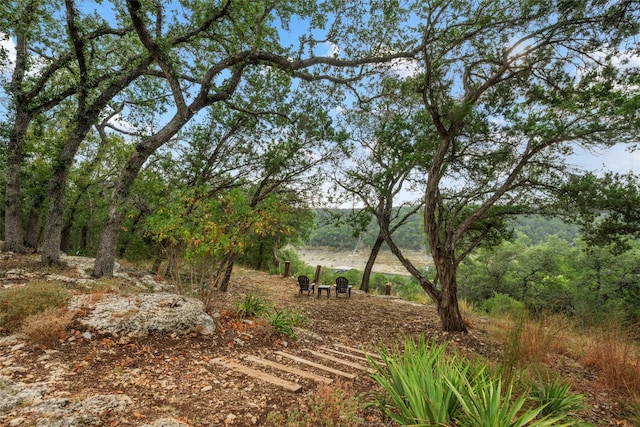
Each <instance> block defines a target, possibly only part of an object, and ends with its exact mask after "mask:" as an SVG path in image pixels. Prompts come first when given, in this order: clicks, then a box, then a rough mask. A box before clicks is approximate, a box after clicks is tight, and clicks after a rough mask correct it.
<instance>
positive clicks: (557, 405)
mask: <svg viewBox="0 0 640 427" xmlns="http://www.w3.org/2000/svg"><path fill="white" fill-rule="evenodd" d="M529 398H530V399H531V400H533V401H534V402H536V404H537V405H538V406H541V407H542V415H553V416H570V415H573V414H574V413H575V412H576V411H578V410H580V409H581V408H582V399H583V396H582V395H581V394H571V393H569V384H567V383H564V382H561V381H559V380H558V379H554V380H552V381H549V380H548V379H547V381H544V379H543V378H542V376H541V375H538V382H537V383H535V384H534V385H533V386H532V388H531V390H530V391H529Z"/></svg>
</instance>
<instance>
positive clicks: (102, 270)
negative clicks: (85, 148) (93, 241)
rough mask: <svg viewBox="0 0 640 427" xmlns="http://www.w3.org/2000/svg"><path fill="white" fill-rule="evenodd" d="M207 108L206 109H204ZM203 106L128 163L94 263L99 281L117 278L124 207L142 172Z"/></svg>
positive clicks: (176, 120) (152, 140)
mask: <svg viewBox="0 0 640 427" xmlns="http://www.w3.org/2000/svg"><path fill="white" fill-rule="evenodd" d="M202 106H204V105H202ZM202 106H200V105H197V106H194V104H192V106H191V109H190V110H189V114H188V115H181V113H180V112H178V113H177V114H176V115H175V116H174V117H173V118H172V119H171V121H170V122H169V123H168V124H167V125H166V126H165V127H164V128H162V130H160V131H159V132H158V133H156V134H154V135H152V136H150V137H149V138H147V139H146V140H144V141H142V142H141V143H139V144H138V145H137V146H136V147H135V151H134V152H133V153H132V154H131V157H129V160H127V163H126V164H125V166H124V169H123V170H122V173H121V174H120V178H119V179H118V182H117V183H116V186H115V188H114V189H113V192H112V193H111V204H110V208H109V219H108V220H107V225H106V226H105V228H104V230H103V231H102V236H101V238H100V244H99V246H98V253H97V254H96V261H95V263H94V268H93V275H94V276H95V277H113V268H114V264H115V261H116V245H117V243H118V234H119V233H120V226H121V225H122V220H123V218H124V206H125V203H126V201H127V198H128V197H129V193H130V192H131V186H132V185H133V182H134V181H135V179H136V177H137V176H138V173H139V172H140V169H142V166H143V165H144V162H146V161H147V159H148V158H149V156H151V155H152V154H153V153H154V152H155V151H156V150H157V149H158V148H160V147H161V146H162V145H163V144H164V143H165V142H167V141H169V140H170V139H171V138H172V137H173V136H174V135H175V134H176V133H178V131H180V129H182V127H183V126H184V124H186V123H187V122H188V121H189V119H191V117H193V114H195V112H196V111H198V110H199V109H200V108H202Z"/></svg>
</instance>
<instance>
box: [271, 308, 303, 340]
mask: <svg viewBox="0 0 640 427" xmlns="http://www.w3.org/2000/svg"><path fill="white" fill-rule="evenodd" d="M269 323H270V324H271V328H272V329H273V332H275V333H276V334H282V335H286V336H288V337H289V338H291V339H293V340H295V339H297V337H296V333H295V331H294V329H293V326H294V324H293V320H292V318H291V313H290V312H289V311H287V310H285V309H283V310H278V309H277V308H275V309H274V310H273V312H272V313H271V315H270V316H269Z"/></svg>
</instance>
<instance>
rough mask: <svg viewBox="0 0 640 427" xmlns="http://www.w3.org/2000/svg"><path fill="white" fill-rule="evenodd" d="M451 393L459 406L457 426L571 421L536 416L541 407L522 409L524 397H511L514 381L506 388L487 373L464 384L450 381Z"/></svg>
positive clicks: (539, 426) (542, 426) (540, 425)
mask: <svg viewBox="0 0 640 427" xmlns="http://www.w3.org/2000/svg"><path fill="white" fill-rule="evenodd" d="M451 388H452V390H453V392H454V394H455V395H456V396H457V398H458V400H459V402H460V404H461V406H462V413H461V414H460V417H459V419H458V420H457V421H458V424H457V425H459V426H460V427H524V426H530V427H546V426H556V427H560V426H570V425H571V423H567V424H561V423H559V421H560V420H561V419H562V418H563V417H548V416H547V417H543V418H540V419H538V416H539V415H540V414H541V413H542V410H543V409H544V407H543V406H539V407H534V408H524V409H523V406H524V403H525V400H526V397H525V396H520V397H518V398H515V399H513V398H514V396H513V383H512V382H509V383H508V384H507V385H506V386H505V387H503V385H502V380H501V379H500V378H495V377H492V376H489V375H485V374H482V375H479V376H476V377H475V378H473V381H467V382H466V384H465V387H463V388H459V386H458V385H454V384H451Z"/></svg>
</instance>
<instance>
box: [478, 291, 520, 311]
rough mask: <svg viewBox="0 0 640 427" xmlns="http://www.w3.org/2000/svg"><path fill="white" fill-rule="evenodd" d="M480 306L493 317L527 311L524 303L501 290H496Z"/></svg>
mask: <svg viewBox="0 0 640 427" xmlns="http://www.w3.org/2000/svg"><path fill="white" fill-rule="evenodd" d="M480 308H481V309H482V310H484V311H486V312H487V313H488V314H489V315H490V316H492V317H504V316H521V315H522V313H524V312H525V308H524V304H522V303H521V302H520V301H518V300H515V299H513V298H511V297H510V296H509V295H506V294H501V293H499V292H494V294H493V296H492V297H491V298H489V299H488V300H486V301H484V302H483V303H482V305H481V306H480Z"/></svg>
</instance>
